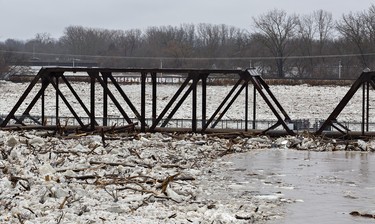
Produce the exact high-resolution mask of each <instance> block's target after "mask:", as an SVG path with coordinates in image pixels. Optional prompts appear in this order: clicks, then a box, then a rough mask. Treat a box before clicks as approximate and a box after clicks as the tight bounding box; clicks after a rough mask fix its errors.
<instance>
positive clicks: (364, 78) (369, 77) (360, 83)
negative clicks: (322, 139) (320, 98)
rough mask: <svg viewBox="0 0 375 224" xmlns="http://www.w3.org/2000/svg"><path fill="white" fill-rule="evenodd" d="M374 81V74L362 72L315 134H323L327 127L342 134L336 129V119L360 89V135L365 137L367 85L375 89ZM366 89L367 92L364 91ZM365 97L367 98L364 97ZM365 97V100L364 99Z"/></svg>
mask: <svg viewBox="0 0 375 224" xmlns="http://www.w3.org/2000/svg"><path fill="white" fill-rule="evenodd" d="M374 79H375V72H363V73H362V74H361V75H360V77H359V78H358V79H357V80H356V81H355V82H354V83H353V84H352V86H351V87H350V89H349V90H348V92H347V93H346V94H345V96H344V97H343V98H342V100H341V101H340V102H339V104H338V105H337V106H336V108H335V109H334V110H333V111H332V113H331V114H330V115H329V116H328V118H327V119H326V120H325V121H324V122H323V124H322V126H321V127H320V128H319V130H318V131H316V132H315V134H317V135H320V134H322V133H323V131H324V130H326V129H327V127H329V126H331V127H333V128H335V129H336V130H338V131H340V132H342V131H341V130H339V129H338V128H337V126H336V125H334V124H336V123H337V117H338V116H339V115H340V113H341V112H342V110H343V109H344V108H345V107H346V105H347V104H348V103H349V101H350V99H352V98H353V96H354V94H355V93H356V92H357V91H358V89H359V88H361V87H362V123H361V133H362V135H365V134H366V132H368V131H369V130H368V129H369V128H368V124H369V94H370V92H369V85H371V86H372V87H375V85H374ZM366 88H367V91H366ZM366 95H367V96H366ZM366 97H367V98H366ZM347 132H350V130H349V129H347Z"/></svg>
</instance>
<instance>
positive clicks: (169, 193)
mask: <svg viewBox="0 0 375 224" xmlns="http://www.w3.org/2000/svg"><path fill="white" fill-rule="evenodd" d="M165 193H166V194H167V196H168V197H170V198H172V199H173V200H174V201H177V202H183V201H184V200H185V199H186V197H185V196H182V195H179V194H177V193H176V192H175V191H174V190H172V188H170V187H167V189H166V190H165Z"/></svg>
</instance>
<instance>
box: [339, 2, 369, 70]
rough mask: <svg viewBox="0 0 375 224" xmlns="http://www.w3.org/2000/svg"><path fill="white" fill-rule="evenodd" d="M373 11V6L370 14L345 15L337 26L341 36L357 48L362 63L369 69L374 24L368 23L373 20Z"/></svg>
mask: <svg viewBox="0 0 375 224" xmlns="http://www.w3.org/2000/svg"><path fill="white" fill-rule="evenodd" d="M372 9H373V6H372V7H371V8H370V10H369V12H358V13H352V12H351V13H349V14H347V15H343V16H342V19H341V20H340V21H339V22H338V23H337V25H336V27H337V30H338V31H339V32H340V33H341V35H343V37H344V38H345V39H346V40H348V41H349V42H351V43H352V44H354V46H355V47H356V49H357V51H358V53H359V54H360V63H361V65H362V67H364V68H367V67H369V59H368V57H367V53H369V49H370V48H371V46H370V42H371V40H370V39H371V33H372V31H371V26H372V25H373V24H368V22H369V21H371V20H372V18H371V17H372V16H371V11H372Z"/></svg>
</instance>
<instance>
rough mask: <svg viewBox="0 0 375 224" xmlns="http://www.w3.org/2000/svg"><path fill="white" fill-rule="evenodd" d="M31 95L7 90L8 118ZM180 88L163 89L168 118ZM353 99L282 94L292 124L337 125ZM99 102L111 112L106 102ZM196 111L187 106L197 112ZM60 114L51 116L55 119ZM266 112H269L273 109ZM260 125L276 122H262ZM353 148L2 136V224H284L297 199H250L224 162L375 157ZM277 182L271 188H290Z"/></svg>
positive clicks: (314, 90) (131, 89) (301, 140)
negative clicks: (337, 154) (261, 157)
mask: <svg viewBox="0 0 375 224" xmlns="http://www.w3.org/2000/svg"><path fill="white" fill-rule="evenodd" d="M26 86H27V85H26V84H15V83H9V82H1V83H0V96H1V101H0V103H1V106H0V111H1V112H0V113H3V114H6V113H8V112H9V111H10V110H11V108H12V106H13V105H14V104H15V102H16V100H18V98H19V96H20V95H21V94H22V92H23V91H24V89H25V88H26ZM74 88H75V89H76V90H77V92H78V93H79V94H80V95H82V96H85V95H86V96H88V91H87V90H86V89H85V88H87V85H83V84H82V83H76V84H74ZM176 88H177V87H176V86H170V85H161V86H159V89H158V91H159V94H160V96H159V97H160V99H161V101H160V103H159V108H162V107H163V104H164V105H165V104H166V103H167V102H168V99H170V97H171V94H172V93H173V92H174V91H175V89H176ZM148 89H150V88H148ZM124 90H125V91H126V93H127V94H129V97H130V98H131V99H139V98H138V97H140V93H139V86H138V85H129V86H124ZM347 90H348V88H347V87H310V86H305V85H303V86H272V91H273V92H274V94H275V95H276V97H277V98H278V99H279V100H280V102H281V104H282V105H284V106H285V109H286V110H287V112H288V113H289V114H290V116H291V117H292V118H317V117H318V118H324V117H327V116H328V115H329V113H330V112H331V111H332V109H333V108H334V107H335V106H336V104H337V103H338V101H339V100H340V99H341V97H342V96H343V95H344V93H345V92H346V91H347ZM35 91H37V90H35ZM35 91H34V93H35ZM49 91H50V93H53V91H52V90H49ZM99 91H100V88H98V89H97V91H96V92H97V93H99ZM228 91H229V88H228V87H222V86H221V87H220V86H212V87H210V90H209V92H210V93H209V95H210V96H209V97H210V100H212V101H214V102H213V103H216V104H219V103H220V102H217V101H215V100H217V99H222V98H223V96H224V95H223V92H228ZM50 95H51V96H48V97H50V98H49V99H50V101H48V99H47V102H51V103H52V105H53V103H54V101H53V100H51V99H54V96H53V94H50ZM83 98H84V97H83ZM148 99H150V95H148ZM96 100H97V102H98V103H100V102H102V101H101V100H102V99H101V98H100V96H98V98H97V99H96ZM242 100H243V98H242ZM239 101H240V102H243V101H241V99H240V100H239ZM134 102H136V101H134ZM189 104H190V102H187V105H185V106H186V107H187V108H189ZM52 105H51V104H50V105H49V106H48V108H49V109H50V111H49V112H51V113H52V114H53V112H54V108H53V106H52ZM26 106H27V105H23V108H26ZM357 107H358V103H356V102H354V103H353V105H352V108H351V109H349V110H347V112H345V114H344V116H347V117H350V118H354V119H356V118H357V117H358V116H359V115H360V113H359V112H358V111H360V110H358V109H356V108H357ZM148 109H150V108H148ZM210 109H212V108H210ZM37 110H38V107H37V108H36V111H34V112H38V111H37ZM233 110H234V112H233V111H232V113H229V114H228V117H232V118H235V117H236V116H238V115H236V113H237V114H240V112H239V111H237V112H236V107H234V109H233ZM259 110H260V111H262V110H264V111H265V107H262V106H260V107H259ZM186 111H188V110H181V111H180V112H179V114H177V115H176V117H188V116H190V114H189V113H188V114H186ZM62 113H66V112H64V110H62ZM113 113H116V112H115V111H113ZM98 114H100V112H99V111H98ZM208 114H209V113H208ZM259 116H264V118H267V117H268V116H270V115H268V114H266V113H261V112H259ZM347 143H348V142H344V141H341V142H340V141H336V140H324V141H322V139H319V138H317V139H314V138H310V137H302V136H297V137H285V138H279V139H270V138H267V137H265V136H263V137H243V138H235V139H223V138H218V137H216V136H213V135H212V136H211V135H197V134H185V135H175V134H161V133H155V134H149V133H146V134H139V133H138V134H137V133H123V134H116V135H112V134H106V135H105V136H104V138H102V137H101V136H99V135H87V136H81V137H79V138H78V137H75V136H65V137H62V136H56V135H54V134H53V133H49V132H45V131H21V132H5V131H0V150H1V154H0V178H1V180H0V192H1V194H0V223H25V224H26V223H249V222H250V223H251V222H257V223H264V222H267V221H268V220H277V219H279V218H281V217H283V215H284V209H283V205H286V204H288V203H294V199H289V198H285V197H284V195H282V194H280V193H279V192H277V191H276V192H272V194H267V195H259V194H252V192H251V191H248V190H247V191H246V193H244V191H243V189H241V183H232V182H230V181H228V179H227V178H226V177H225V173H223V170H225V169H226V167H228V166H229V165H230V164H227V163H225V162H224V160H221V157H222V156H226V155H230V154H231V153H241V152H247V151H250V150H261V149H262V148H273V147H277V148H295V149H301V150H317V151H322V150H343V149H351V150H365V151H374V149H375V142H364V141H361V140H358V141H352V142H350V143H349V144H347ZM262 178H264V177H262ZM267 178H272V177H267ZM267 178H266V179H265V180H264V184H268V183H270V182H272V183H275V184H279V185H280V187H288V186H283V183H278V182H277V181H272V180H269V179H267Z"/></svg>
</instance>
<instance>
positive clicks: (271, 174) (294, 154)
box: [223, 149, 375, 224]
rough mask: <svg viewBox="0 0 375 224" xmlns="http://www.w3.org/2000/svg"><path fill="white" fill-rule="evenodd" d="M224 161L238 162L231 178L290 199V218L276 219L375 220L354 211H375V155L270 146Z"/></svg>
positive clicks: (287, 211) (254, 190) (253, 190)
mask: <svg viewBox="0 0 375 224" xmlns="http://www.w3.org/2000/svg"><path fill="white" fill-rule="evenodd" d="M223 159H224V161H227V162H228V163H229V164H232V165H231V167H230V168H229V169H227V171H226V172H228V173H227V176H231V177H232V178H233V181H234V182H238V183H241V184H243V183H248V184H249V189H250V188H251V193H252V194H253V195H255V196H258V197H262V196H271V197H272V196H277V195H278V196H282V198H283V199H284V200H288V201H289V202H290V203H286V204H285V206H284V208H283V209H284V213H285V214H284V215H283V217H284V218H282V219H278V220H276V221H274V222H272V223H288V224H290V223H369V222H375V220H374V219H369V218H364V217H358V216H352V215H350V212H352V211H359V212H361V213H371V214H374V213H375V154H374V153H369V152H348V151H336V152H310V151H296V150H282V149H267V150H257V151H253V152H249V153H244V154H232V155H230V156H227V157H225V158H223ZM239 171H240V172H239ZM254 186H256V187H255V188H254Z"/></svg>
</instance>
